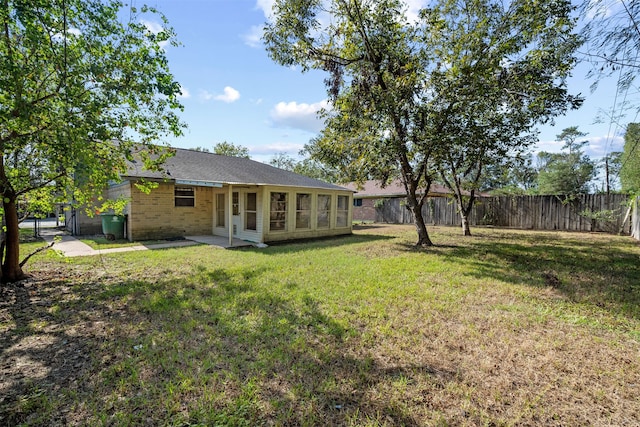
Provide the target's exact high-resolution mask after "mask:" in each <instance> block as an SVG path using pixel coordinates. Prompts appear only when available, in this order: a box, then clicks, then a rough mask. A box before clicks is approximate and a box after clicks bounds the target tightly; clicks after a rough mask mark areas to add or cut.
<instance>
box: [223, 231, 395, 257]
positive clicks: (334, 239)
mask: <svg viewBox="0 0 640 427" xmlns="http://www.w3.org/2000/svg"><path fill="white" fill-rule="evenodd" d="M393 238H394V237H393V236H387V235H382V234H347V235H342V236H329V237H318V238H309V239H301V240H300V239H299V240H289V241H283V242H273V243H269V247H267V248H256V247H254V246H247V247H239V248H230V249H232V250H237V251H247V252H258V253H261V254H267V255H276V254H283V253H294V252H301V251H308V250H314V249H325V248H332V247H339V246H346V245H353V244H359V243H374V242H379V241H384V240H389V239H393Z"/></svg>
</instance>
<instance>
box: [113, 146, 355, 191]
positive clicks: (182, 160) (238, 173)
mask: <svg viewBox="0 0 640 427" xmlns="http://www.w3.org/2000/svg"><path fill="white" fill-rule="evenodd" d="M173 150H175V155H174V156H172V157H170V158H169V159H167V161H166V162H165V163H164V172H152V171H148V170H144V169H143V168H142V164H141V163H140V162H135V163H131V164H130V165H129V170H128V172H127V174H126V175H125V176H123V178H146V179H169V180H178V181H195V182H197V181H201V182H212V183H218V184H232V185H278V186H284V187H307V188H320V189H327V190H347V189H346V188H344V187H339V186H337V185H333V184H329V183H326V182H323V181H320V180H317V179H313V178H309V177H307V176H304V175H300V174H297V173H294V172H290V171H286V170H283V169H278V168H275V167H273V166H271V165H267V164H265V163H260V162H256V161H254V160H251V159H245V158H241V157H230V156H222V155H219V154H213V153H207V152H203V151H195V150H186V149H183V148H174V149H173Z"/></svg>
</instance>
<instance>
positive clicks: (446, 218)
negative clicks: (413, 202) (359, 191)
mask: <svg viewBox="0 0 640 427" xmlns="http://www.w3.org/2000/svg"><path fill="white" fill-rule="evenodd" d="M636 203H639V202H636ZM627 204H628V197H627V196H626V195H624V194H610V195H606V194H587V195H581V196H573V197H570V198H568V197H564V196H494V197H482V198H478V199H477V200H476V203H475V204H474V206H473V209H472V212H471V215H469V224H470V225H471V226H477V225H493V226H497V227H511V228H520V229H528V230H564V231H606V232H618V230H620V229H623V230H624V232H625V233H629V232H630V227H631V221H629V220H627V221H626V222H625V224H624V227H623V221H625V218H624V217H625V214H626V209H627V208H626V206H627ZM605 211H606V212H608V213H610V214H611V215H610V219H594V218H591V217H589V216H588V215H586V214H585V212H605ZM637 211H638V210H637V209H636V210H634V214H635V215H636V216H635V217H634V218H636V219H637V222H636V223H634V224H636V225H637V227H638V228H639V229H638V230H637V231H638V235H639V237H640V215H638V212H637ZM422 212H423V215H424V218H425V221H426V223H427V224H432V225H450V226H459V225H460V216H459V215H458V213H457V212H458V210H457V204H456V202H455V200H454V199H453V198H448V197H432V198H429V199H427V201H426V202H425V204H424V207H423V211H422ZM376 222H387V223H400V224H406V223H412V222H413V216H412V214H411V211H409V209H407V208H406V206H404V203H403V199H399V198H396V199H386V200H385V201H384V203H382V204H381V205H380V206H378V207H377V208H376Z"/></svg>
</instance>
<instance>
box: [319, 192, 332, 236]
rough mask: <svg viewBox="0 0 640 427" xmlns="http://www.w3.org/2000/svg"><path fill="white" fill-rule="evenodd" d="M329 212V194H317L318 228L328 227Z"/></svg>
mask: <svg viewBox="0 0 640 427" xmlns="http://www.w3.org/2000/svg"><path fill="white" fill-rule="evenodd" d="M330 213H331V196H329V195H326V194H319V195H318V228H329V214H330Z"/></svg>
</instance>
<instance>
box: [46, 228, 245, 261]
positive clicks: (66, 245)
mask: <svg viewBox="0 0 640 427" xmlns="http://www.w3.org/2000/svg"><path fill="white" fill-rule="evenodd" d="M40 236H41V237H42V238H43V239H44V241H45V242H47V243H51V242H52V241H53V240H54V239H55V238H56V237H58V236H59V238H60V240H59V241H58V242H56V243H55V244H54V245H53V249H55V250H57V251H60V252H62V253H63V254H64V256H66V257H77V256H91V255H101V254H110V253H114V252H131V251H146V250H153V249H166V248H177V247H183V246H193V245H199V244H206V245H210V246H215V247H219V248H224V249H226V248H230V247H234V248H236V247H242V246H253V243H251V242H246V241H244V240H239V239H233V245H232V246H229V239H227V238H226V237H219V236H187V237H185V240H176V241H175V242H167V243H157V244H153V245H136V246H124V247H122V248H110V249H93V248H92V247H91V246H89V245H87V244H86V243H82V242H81V241H80V240H78V239H76V238H75V237H73V236H69V235H68V234H66V233H64V232H63V231H60V230H58V229H55V228H43V229H42V230H41V231H40Z"/></svg>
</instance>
